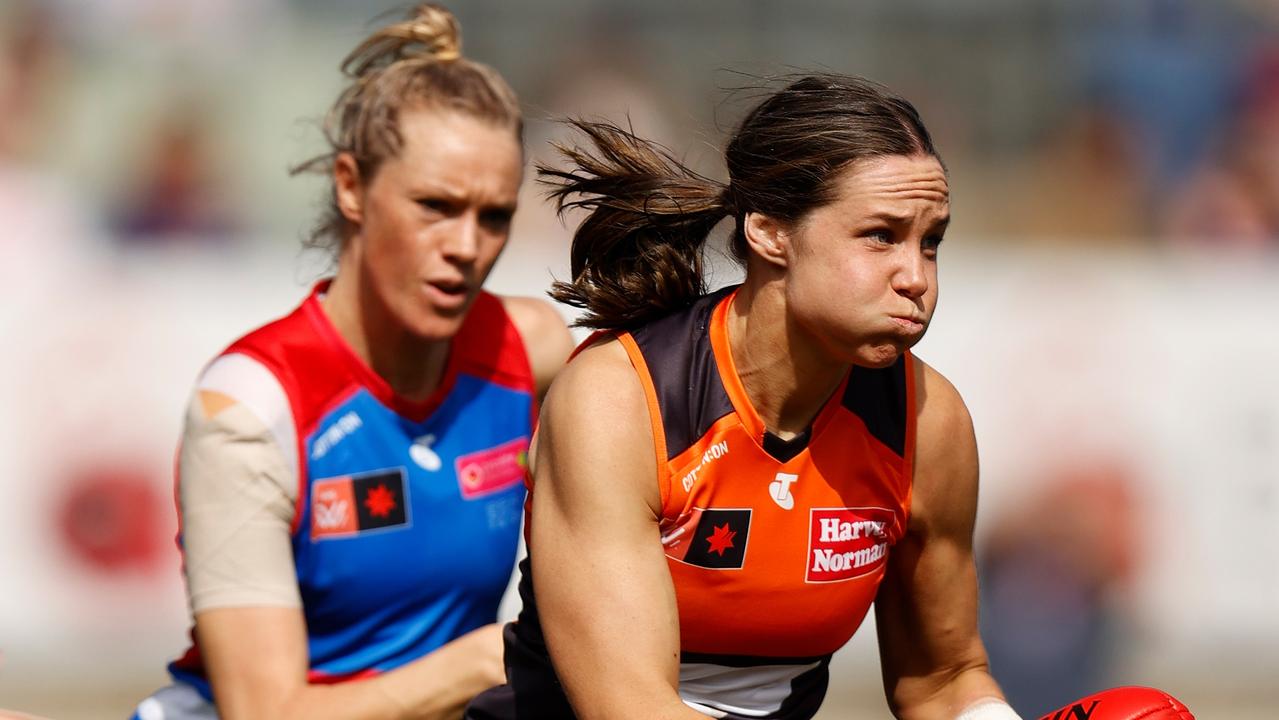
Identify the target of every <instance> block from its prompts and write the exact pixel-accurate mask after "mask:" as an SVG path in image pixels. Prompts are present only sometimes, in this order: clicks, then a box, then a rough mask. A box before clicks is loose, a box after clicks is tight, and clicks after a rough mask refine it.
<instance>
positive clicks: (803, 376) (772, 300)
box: [728, 277, 849, 440]
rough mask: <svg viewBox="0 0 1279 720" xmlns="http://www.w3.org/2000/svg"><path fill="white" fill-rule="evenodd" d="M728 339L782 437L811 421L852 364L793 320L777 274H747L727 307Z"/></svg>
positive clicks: (753, 398)
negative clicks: (758, 277)
mask: <svg viewBox="0 0 1279 720" xmlns="http://www.w3.org/2000/svg"><path fill="white" fill-rule="evenodd" d="M728 340H729V342H728V344H729V348H730V349H731V350H732V353H733V364H734V365H735V366H736V367H737V374H738V376H739V378H740V379H741V382H742V387H743V388H744V389H745V390H746V396H747V398H749V399H750V402H751V406H752V407H754V408H755V412H756V413H757V414H758V415H759V417H760V420H762V421H763V422H764V426H765V427H766V428H768V430H769V432H771V433H773V434H774V435H777V436H778V437H780V438H782V439H784V440H786V439H790V438H792V437H794V436H795V435H798V434H799V433H801V432H803V431H804V430H805V429H806V428H808V427H809V426H810V425H811V424H812V423H813V420H814V419H815V418H816V417H817V414H818V413H819V412H821V409H822V407H824V406H825V405H826V402H827V400H829V399H830V396H831V394H832V393H834V392H835V389H836V388H838V387H839V383H840V382H841V381H842V380H843V379H844V375H845V374H846V373H847V372H848V368H849V366H848V364H846V363H841V362H838V361H836V360H834V359H832V358H831V357H830V356H829V355H828V354H827V353H825V352H823V350H822V348H821V347H820V345H819V344H818V343H817V342H816V340H815V339H814V338H813V337H812V336H811V335H809V334H808V333H807V332H805V331H804V330H803V329H802V328H799V327H797V326H796V325H795V323H794V321H793V320H791V319H790V317H789V314H788V313H787V312H786V297H785V293H784V286H783V284H782V281H781V280H777V279H771V280H764V281H756V282H752V280H751V278H750V277H747V279H746V282H745V283H744V284H743V285H742V287H741V289H740V290H738V292H737V297H736V298H735V299H734V301H733V305H732V306H731V307H730V308H729V311H728Z"/></svg>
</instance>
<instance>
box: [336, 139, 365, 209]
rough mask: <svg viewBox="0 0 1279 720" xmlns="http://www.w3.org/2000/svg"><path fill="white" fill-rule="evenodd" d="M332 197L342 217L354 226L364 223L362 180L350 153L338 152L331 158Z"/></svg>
mask: <svg viewBox="0 0 1279 720" xmlns="http://www.w3.org/2000/svg"><path fill="white" fill-rule="evenodd" d="M333 195H334V200H335V201H336V202H337V206H338V212H340V213H342V217H344V218H346V219H347V221H349V222H351V223H354V224H355V225H359V224H361V223H363V222H364V180H363V179H362V178H361V177H360V165H359V163H357V162H356V161H355V156H354V155H352V154H351V153H348V152H340V153H338V154H337V157H335V158H333Z"/></svg>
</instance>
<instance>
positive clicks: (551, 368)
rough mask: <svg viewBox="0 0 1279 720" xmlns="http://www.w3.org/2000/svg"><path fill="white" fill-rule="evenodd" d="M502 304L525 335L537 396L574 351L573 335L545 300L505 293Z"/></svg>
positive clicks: (540, 396) (539, 395)
mask: <svg viewBox="0 0 1279 720" xmlns="http://www.w3.org/2000/svg"><path fill="white" fill-rule="evenodd" d="M502 306H503V307H504V308H506V312H507V314H508V315H510V317H511V322H513V323H515V328H516V329H517V330H519V332H520V337H521V338H523V339H524V352H525V353H527V354H528V361H529V365H530V366H531V367H532V369H533V379H534V380H535V381H536V382H537V397H538V399H539V400H540V399H541V398H544V397H546V391H547V389H548V388H549V387H550V386H551V380H553V379H555V375H556V373H558V372H559V371H560V369H561V368H563V367H564V363H565V362H566V361H567V360H568V356H569V353H571V352H573V336H572V335H570V334H569V332H568V326H566V325H565V324H564V318H563V317H561V316H560V314H559V311H557V310H556V309H555V308H554V307H552V306H551V304H550V303H548V302H546V301H545V300H538V299H536V298H524V297H507V298H502Z"/></svg>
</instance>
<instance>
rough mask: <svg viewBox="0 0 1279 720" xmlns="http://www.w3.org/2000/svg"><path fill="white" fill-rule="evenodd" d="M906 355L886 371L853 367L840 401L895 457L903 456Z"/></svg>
mask: <svg viewBox="0 0 1279 720" xmlns="http://www.w3.org/2000/svg"><path fill="white" fill-rule="evenodd" d="M907 400H908V397H907V392H906V356H905V355H904V354H903V355H902V356H901V357H898V358H897V362H894V363H893V364H892V365H889V366H888V367H886V368H877V369H876V368H864V367H854V368H853V370H852V375H851V376H850V377H849V378H848V387H847V388H846V389H845V390H844V397H843V399H842V400H841V402H842V404H843V406H844V407H845V408H847V409H848V410H849V411H850V412H852V413H853V414H854V415H856V416H857V417H859V418H861V419H862V422H863V423H865V424H866V429H867V430H869V431H870V434H871V435H872V436H873V437H874V438H875V439H877V440H879V441H880V442H882V443H883V444H884V445H886V446H888V448H889V449H891V450H892V451H893V452H895V453H897V455H898V456H899V457H903V458H904V457H905V454H906V422H907V418H908V417H909V413H908V411H907V407H906V402H907Z"/></svg>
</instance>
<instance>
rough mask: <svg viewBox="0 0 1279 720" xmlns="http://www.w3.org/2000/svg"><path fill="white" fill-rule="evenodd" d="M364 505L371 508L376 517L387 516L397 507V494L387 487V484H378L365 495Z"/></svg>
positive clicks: (370, 510) (370, 511)
mask: <svg viewBox="0 0 1279 720" xmlns="http://www.w3.org/2000/svg"><path fill="white" fill-rule="evenodd" d="M364 507H366V508H368V509H369V513H371V514H372V515H373V516H374V517H386V516H387V515H390V514H391V511H392V510H394V509H395V495H393V494H391V491H390V490H387V489H386V486H385V485H378V486H377V487H375V488H372V489H371V490H369V494H368V495H366V496H365V497H364Z"/></svg>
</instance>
